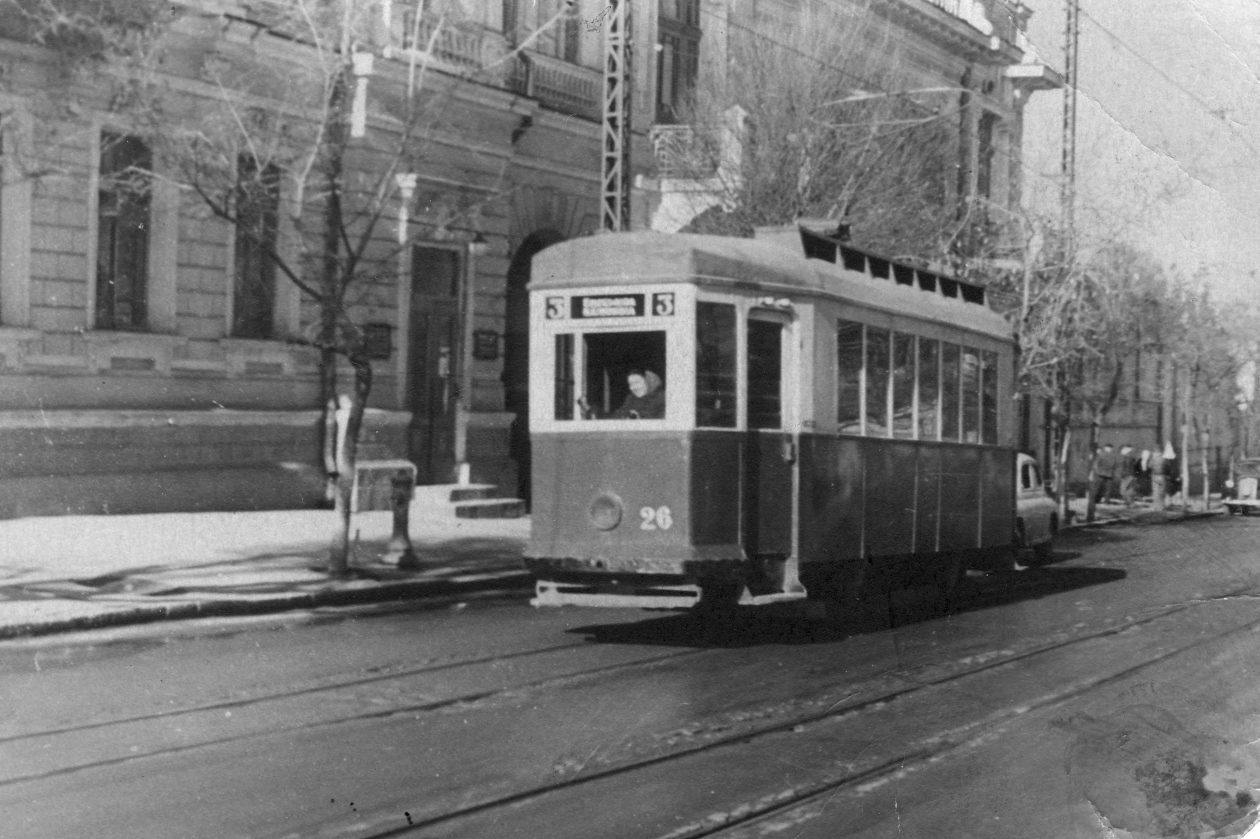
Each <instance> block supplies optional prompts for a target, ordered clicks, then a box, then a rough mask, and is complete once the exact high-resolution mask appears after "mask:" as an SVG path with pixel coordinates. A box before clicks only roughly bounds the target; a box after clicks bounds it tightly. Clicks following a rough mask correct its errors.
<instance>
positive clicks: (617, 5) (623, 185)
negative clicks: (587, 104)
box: [600, 0, 632, 233]
mask: <svg viewBox="0 0 1260 839" xmlns="http://www.w3.org/2000/svg"><path fill="white" fill-rule="evenodd" d="M631 2H632V0H611V2H610V3H609V6H608V8H609V13H608V17H607V19H606V20H607V27H608V28H607V29H606V30H605V31H604V123H603V130H602V132H601V135H602V140H603V149H602V151H601V155H602V161H603V169H602V178H601V184H602V194H601V196H600V199H601V200H600V206H601V210H600V229H601V230H603V231H604V232H605V233H610V232H615V231H618V230H629V229H630V85H631V81H630V80H631V74H630V3H631Z"/></svg>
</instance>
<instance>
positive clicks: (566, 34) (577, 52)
mask: <svg viewBox="0 0 1260 839" xmlns="http://www.w3.org/2000/svg"><path fill="white" fill-rule="evenodd" d="M559 2H560V4H561V5H562V7H563V11H564V17H563V18H561V20H560V31H559V33H558V34H559V40H560V44H559V48H558V49H557V50H556V57H557V58H563V59H564V60H565V61H567V62H569V63H570V64H577V63H578V61H579V60H580V58H581V46H580V42H581V37H582V20H581V18H579V17H578V0H559Z"/></svg>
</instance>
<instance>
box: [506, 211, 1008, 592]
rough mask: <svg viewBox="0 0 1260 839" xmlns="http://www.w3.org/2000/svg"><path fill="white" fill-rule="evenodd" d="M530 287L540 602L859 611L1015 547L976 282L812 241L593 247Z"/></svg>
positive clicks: (665, 241)
mask: <svg viewBox="0 0 1260 839" xmlns="http://www.w3.org/2000/svg"><path fill="white" fill-rule="evenodd" d="M532 275H533V281H532V282H531V283H530V307H531V308H530V317H531V324H530V328H531V335H530V358H531V364H530V368H531V370H530V429H531V442H532V455H533V459H532V472H533V477H532V481H533V482H532V492H533V495H532V511H533V525H532V533H531V538H530V541H529V543H528V546H527V548H526V552H525V560H524V561H525V565H526V567H527V569H528V570H529V571H530V572H532V574H533V575H534V576H535V578H536V593H535V597H534V600H533V602H534V603H535V605H563V604H578V605H607V606H642V607H648V608H660V607H665V608H669V607H689V606H692V605H695V604H697V603H699V604H702V605H703V604H710V605H713V604H733V603H737V602H738V603H766V602H772V601H777V600H791V599H799V598H804V597H806V596H807V595H808V596H810V597H819V598H824V599H826V600H829V601H838V602H842V603H852V602H854V601H855V599H857V598H860V597H861V594H862V592H863V591H865V590H867V589H868V588H869V586H870V585H871V581H872V579H876V578H879V579H903V578H904V575H905V574H906V573H910V574H912V575H915V576H920V577H921V576H923V575H926V576H927V577H928V578H929V579H930V580H931V581H934V582H935V583H936V584H938V585H943V586H946V587H948V586H951V585H952V582H953V581H955V580H956V579H957V577H958V573H959V569H960V568H961V567H964V566H965V565H966V564H967V563H968V562H969V561H970V560H971V559H974V558H977V557H980V556H983V555H985V554H986V553H987V552H990V551H1001V550H1009V549H1010V548H1011V547H1012V546H1013V538H1014V537H1013V533H1014V532H1015V526H1014V516H1015V512H1014V510H1015V487H1014V464H1015V456H1016V452H1015V450H1014V448H1013V446H1012V444H1011V443H1012V438H1013V417H1012V413H1013V412H1012V408H1011V405H1012V389H1013V377H1014V365H1015V361H1014V359H1015V345H1014V341H1013V337H1012V331H1011V328H1010V327H1009V325H1008V324H1007V323H1006V321H1005V320H1004V319H1003V318H1002V317H1001V316H1000V315H999V314H997V313H996V312H994V311H993V310H992V309H990V308H989V307H988V305H987V304H986V301H985V293H984V289H983V288H982V287H980V286H976V285H972V284H968V283H965V282H961V281H958V280H955V279H951V278H949V277H946V276H942V275H940V274H939V273H935V272H931V271H926V270H922V269H919V268H914V267H911V266H907V265H902V264H898V263H896V262H893V261H891V260H888V259H884V258H881V257H878V256H875V255H871V254H867V253H864V252H862V251H859V250H856V249H854V248H851V247H849V246H848V245H846V244H845V243H843V242H842V241H839V240H837V239H835V238H832V237H828V236H825V235H822V234H819V233H816V232H813V231H810V230H807V229H804V228H801V229H799V230H791V231H788V232H787V233H786V234H778V235H776V236H770V237H766V238H764V239H762V238H758V239H740V238H731V237H720V236H704V235H691V234H662V233H654V232H631V233H612V234H605V235H600V236H595V237H590V238H584V239H577V240H571V241H566V242H562V243H560V244H556V245H553V246H551V247H550V248H547V249H546V250H544V251H542V252H541V253H539V254H538V255H537V256H535V258H534V262H533V270H532Z"/></svg>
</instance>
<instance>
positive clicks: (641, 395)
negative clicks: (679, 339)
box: [557, 331, 669, 420]
mask: <svg viewBox="0 0 1260 839" xmlns="http://www.w3.org/2000/svg"><path fill="white" fill-rule="evenodd" d="M582 344H583V350H584V353H583V355H584V357H585V360H586V363H585V369H584V370H583V371H582V375H581V379H580V382H581V393H580V394H579V395H578V397H577V398H576V399H575V400H574V404H575V405H576V407H577V409H578V415H579V416H581V417H583V418H585V419H636V420H637V419H664V418H665V392H666V386H667V384H668V381H669V379H668V376H667V371H666V369H665V333H664V331H654V332H591V333H587V334H586V335H583V336H582ZM557 363H559V362H557ZM558 399H559V394H558V393H557V400H558ZM557 407H558V405H557Z"/></svg>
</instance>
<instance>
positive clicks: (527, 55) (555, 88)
mask: <svg viewBox="0 0 1260 839" xmlns="http://www.w3.org/2000/svg"><path fill="white" fill-rule="evenodd" d="M508 86H509V87H510V88H511V89H512V90H514V91H516V92H517V93H520V94H522V95H524V96H528V97H530V98H531V99H537V100H538V101H539V102H541V103H542V104H543V105H545V106H546V107H548V108H552V109H554V110H557V111H563V112H565V113H569V114H573V115H574V116H580V117H585V118H586V119H592V120H598V119H599V118H600V117H601V115H602V114H603V104H602V103H603V91H604V77H603V74H601V73H600V71H599V70H596V69H593V68H591V67H583V66H582V65H580V64H570V63H569V62H567V61H562V60H560V59H558V58H552V57H551V56H549V55H542V54H540V53H536V52H533V51H530V50H526V51H524V52H522V53H520V54H519V55H517V56H516V57H515V58H514V59H513V62H512V69H511V71H510V73H509V75H508Z"/></svg>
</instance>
